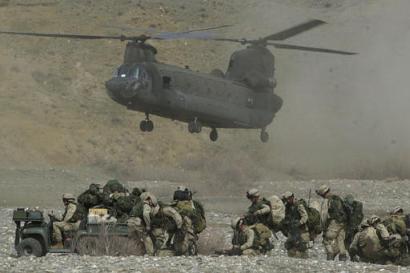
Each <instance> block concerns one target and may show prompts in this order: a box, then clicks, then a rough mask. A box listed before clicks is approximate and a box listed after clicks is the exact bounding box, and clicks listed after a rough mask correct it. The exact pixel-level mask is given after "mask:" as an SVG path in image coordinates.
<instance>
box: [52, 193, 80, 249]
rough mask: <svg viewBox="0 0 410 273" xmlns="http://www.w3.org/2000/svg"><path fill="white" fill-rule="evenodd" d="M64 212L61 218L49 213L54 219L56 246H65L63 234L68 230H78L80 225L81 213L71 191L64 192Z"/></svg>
mask: <svg viewBox="0 0 410 273" xmlns="http://www.w3.org/2000/svg"><path fill="white" fill-rule="evenodd" d="M63 203H64V207H65V210H64V213H63V215H62V217H61V218H59V217H57V216H56V215H54V214H49V217H50V219H52V220H53V242H54V244H55V245H54V247H56V248H63V247H64V246H63V235H65V233H67V232H74V231H77V230H78V229H79V227H80V222H81V217H82V216H81V215H80V212H79V210H78V209H77V204H76V202H75V197H74V195H72V194H70V193H64V194H63Z"/></svg>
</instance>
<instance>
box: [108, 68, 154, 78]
mask: <svg viewBox="0 0 410 273" xmlns="http://www.w3.org/2000/svg"><path fill="white" fill-rule="evenodd" d="M114 76H115V77H119V78H134V79H139V78H146V77H147V76H146V72H145V70H144V69H142V68H141V67H139V66H132V67H130V66H128V65H122V66H120V67H119V68H118V69H117V70H116V71H115V72H114Z"/></svg>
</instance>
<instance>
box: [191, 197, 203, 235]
mask: <svg viewBox="0 0 410 273" xmlns="http://www.w3.org/2000/svg"><path fill="white" fill-rule="evenodd" d="M192 201H193V202H194V207H195V213H194V217H193V218H192V225H193V227H194V232H195V233H196V234H199V233H201V232H202V231H203V230H204V229H205V228H206V218H205V209H204V206H203V205H202V204H201V203H200V202H199V201H196V200H192Z"/></svg>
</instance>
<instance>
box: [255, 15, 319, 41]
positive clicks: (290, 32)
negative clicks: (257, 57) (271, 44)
mask: <svg viewBox="0 0 410 273" xmlns="http://www.w3.org/2000/svg"><path fill="white" fill-rule="evenodd" d="M323 24H326V22H324V21H321V20H310V21H308V22H306V23H302V24H299V25H296V26H294V27H291V28H288V29H285V30H283V31H280V32H277V33H275V34H272V35H269V36H266V37H264V38H263V40H265V41H283V40H286V39H288V38H290V37H293V36H295V35H298V34H300V33H302V32H305V31H308V30H310V29H312V28H315V27H317V26H320V25H323Z"/></svg>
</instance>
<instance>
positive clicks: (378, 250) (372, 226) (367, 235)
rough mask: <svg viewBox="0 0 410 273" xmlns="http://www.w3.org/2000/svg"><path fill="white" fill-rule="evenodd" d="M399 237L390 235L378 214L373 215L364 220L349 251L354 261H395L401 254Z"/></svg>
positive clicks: (380, 262)
mask: <svg viewBox="0 0 410 273" xmlns="http://www.w3.org/2000/svg"><path fill="white" fill-rule="evenodd" d="M397 242H398V241H397V238H395V237H394V236H393V237H392V236H391V235H389V232H388V231H387V229H386V227H385V226H384V225H383V224H382V223H381V220H380V218H379V217H378V216H376V215H373V216H371V217H370V218H369V219H368V220H364V221H363V222H362V224H361V226H360V231H359V232H358V233H356V235H355V236H354V238H353V242H352V244H351V245H350V248H349V252H350V253H351V255H352V260H353V261H359V259H358V258H357V256H359V257H360V261H362V262H369V263H377V264H386V263H392V262H394V261H395V260H396V259H397V258H398V257H399V256H400V251H399V249H398V248H397Z"/></svg>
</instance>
